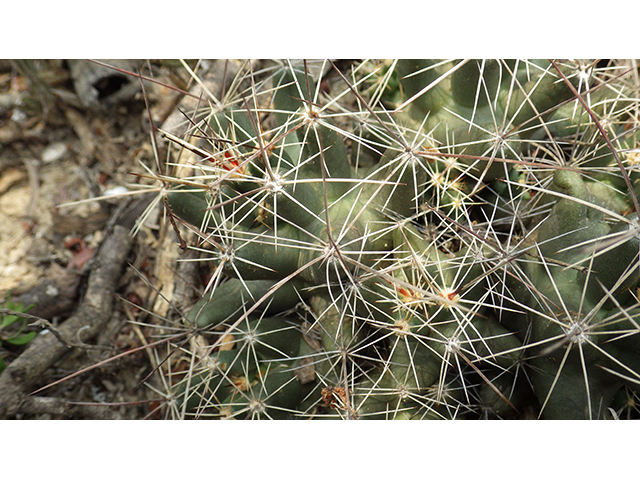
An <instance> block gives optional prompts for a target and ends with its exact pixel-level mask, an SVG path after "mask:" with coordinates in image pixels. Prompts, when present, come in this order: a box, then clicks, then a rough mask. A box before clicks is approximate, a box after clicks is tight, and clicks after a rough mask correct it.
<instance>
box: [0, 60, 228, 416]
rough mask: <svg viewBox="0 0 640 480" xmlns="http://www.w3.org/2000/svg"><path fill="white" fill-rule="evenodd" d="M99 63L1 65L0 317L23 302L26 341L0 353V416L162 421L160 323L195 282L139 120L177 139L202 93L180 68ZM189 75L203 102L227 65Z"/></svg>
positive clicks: (163, 328) (172, 355)
mask: <svg viewBox="0 0 640 480" xmlns="http://www.w3.org/2000/svg"><path fill="white" fill-rule="evenodd" d="M104 63H105V64H108V65H110V66H111V67H113V68H107V67H105V66H103V65H101V64H99V63H94V62H89V61H84V60H82V61H81V60H75V61H63V60H48V61H36V60H29V61H11V62H9V61H0V252H2V255H0V308H3V307H5V306H6V302H5V299H6V298H7V297H8V296H10V298H11V299H12V300H13V301H14V303H16V302H20V303H21V304H22V305H25V306H26V305H33V306H32V307H31V308H30V309H29V310H28V311H27V312H26V313H27V314H28V315H24V316H23V318H22V319H21V323H22V325H23V326H25V330H24V332H26V331H35V332H38V335H37V336H36V337H35V338H34V339H33V340H32V341H31V342H29V343H28V344H26V345H11V344H10V343H8V342H6V341H4V342H2V345H1V346H0V358H2V359H3V360H4V361H5V363H6V364H7V367H6V369H5V370H4V371H3V372H2V373H0V418H5V419H13V418H16V419H62V418H65V419H66V418H74V419H75V418H82V419H86V418H128V419H142V418H152V419H161V418H172V416H173V414H172V409H171V406H170V405H171V402H170V400H169V398H168V393H167V392H168V391H169V388H168V387H169V385H170V383H171V382H172V381H173V380H172V378H173V377H172V374H175V372H179V371H180V368H181V367H180V366H181V364H183V363H184V362H183V360H182V359H181V356H180V351H179V350H178V349H177V348H176V347H177V345H179V343H178V342H179V341H180V339H176V340H173V337H172V335H175V334H176V331H177V330H171V329H169V328H168V327H167V325H171V322H177V323H179V318H180V314H179V313H180V311H181V309H182V308H184V307H185V306H188V304H189V302H191V301H192V300H193V298H196V297H197V295H198V293H199V291H201V289H202V287H203V284H202V281H201V279H200V277H199V272H198V269H197V268H195V267H193V264H190V263H186V262H183V263H179V262H177V260H178V259H179V258H180V257H184V256H185V254H184V253H181V251H180V248H179V245H178V243H177V241H176V238H175V235H174V234H173V230H172V229H171V226H170V225H167V224H165V222H164V221H163V209H162V208H161V205H159V204H158V205H155V206H154V205H153V204H151V203H150V202H151V201H152V200H153V199H157V198H159V197H158V196H157V195H152V194H144V189H145V188H149V186H150V185H152V184H153V181H152V180H150V179H148V178H146V177H145V176H144V175H147V174H149V173H150V172H156V171H157V169H156V168H155V165H156V161H157V160H156V155H158V157H157V158H159V159H161V160H160V161H161V162H164V160H165V158H166V156H167V155H168V154H167V152H168V149H169V146H168V142H167V141H166V140H164V139H163V138H162V136H161V135H160V134H159V133H158V132H156V142H157V146H156V147H155V148H154V145H153V143H152V135H151V134H150V133H151V131H152V129H151V128H150V125H151V122H153V124H154V125H155V126H157V127H160V128H161V129H162V130H165V131H169V132H172V133H174V134H176V135H180V133H181V132H180V129H181V128H183V127H184V125H186V124H188V123H187V121H186V118H185V114H184V113H183V112H190V111H192V110H193V108H194V105H197V102H198V98H199V96H200V92H201V90H202V87H201V86H200V85H199V84H198V83H197V82H194V81H193V79H192V78H191V77H190V76H189V75H188V74H187V70H186V69H185V68H184V66H183V65H182V64H180V63H179V62H160V61H132V60H129V61H115V60H114V61H108V60H106V61H104ZM189 65H190V68H192V69H194V70H195V71H197V72H198V74H199V76H200V78H201V79H203V82H204V84H205V85H207V86H208V88H210V89H211V91H216V90H215V89H220V88H222V85H223V84H225V81H227V82H228V80H230V79H231V78H232V77H231V76H230V74H232V72H233V70H234V68H237V66H236V65H235V64H234V63H233V62H231V63H227V62H224V61H217V62H208V63H200V64H197V63H195V62H193V63H191V62H190V63H189ZM123 72H124V73H123ZM126 72H131V73H126ZM135 72H141V75H143V76H145V77H149V78H152V79H153V81H149V80H147V81H144V82H141V81H140V80H139V78H137V75H136V73H135ZM185 92H189V93H185ZM187 161H188V160H187ZM135 191H137V194H135V195H129V194H127V195H122V192H129V193H131V192H135ZM111 194H117V195H113V196H112V197H111V198H110V199H109V198H107V199H101V200H92V199H96V198H99V197H104V196H106V195H111ZM147 207H149V208H148V210H145V208H147ZM167 223H168V222H167ZM123 227H125V228H126V232H127V233H126V235H123V234H122V231H123ZM134 233H135V234H134ZM5 313H6V312H5ZM19 323H20V322H19ZM15 325H18V324H15ZM74 328H75V330H73V329H74ZM0 335H1V336H0V340H1V339H5V340H6V339H7V338H8V336H9V335H10V331H9V329H3V330H0ZM34 392H37V393H34Z"/></svg>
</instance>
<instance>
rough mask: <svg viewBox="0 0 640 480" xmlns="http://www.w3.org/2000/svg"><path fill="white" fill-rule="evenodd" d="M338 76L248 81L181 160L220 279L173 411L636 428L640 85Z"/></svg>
mask: <svg viewBox="0 0 640 480" xmlns="http://www.w3.org/2000/svg"><path fill="white" fill-rule="evenodd" d="M320 66H321V67H323V66H324V67H326V68H325V69H324V70H322V71H324V72H325V73H327V72H329V75H326V77H327V78H328V79H329V80H324V81H319V78H318V75H317V74H315V73H314V68H315V67H316V64H315V63H314V64H313V65H312V64H311V63H310V62H282V63H281V64H278V65H277V66H276V67H274V68H272V69H270V70H267V71H262V72H259V74H251V73H247V74H246V77H245V78H244V80H245V84H246V85H248V87H247V90H246V91H245V92H244V94H240V93H239V91H236V94H235V95H228V96H227V97H226V100H225V101H220V102H217V103H215V104H214V103H213V102H212V105H213V106H209V107H207V108H206V109H200V110H198V111H197V112H195V113H194V115H193V116H192V117H191V119H190V121H191V122H192V126H193V128H192V131H191V133H192V136H191V137H188V138H186V139H182V140H180V141H179V142H178V144H179V145H180V147H181V148H184V147H187V148H188V149H189V150H191V151H192V152H195V153H197V155H198V161H197V162H194V164H193V172H194V174H193V175H192V176H190V177H188V178H182V179H175V180H174V181H173V182H172V183H171V186H170V187H168V188H167V189H166V190H164V194H165V195H166V202H165V205H166V215H167V216H169V217H171V219H172V221H174V222H175V223H176V225H180V224H182V226H181V227H180V228H182V229H184V228H185V227H186V228H188V229H189V230H190V231H191V232H195V233H196V234H197V239H198V240H197V242H194V243H193V244H188V245H186V244H185V245H183V246H186V248H189V249H196V250H198V251H199V252H201V260H202V262H206V263H203V265H206V266H207V267H208V268H209V269H210V273H211V276H210V278H211V280H210V281H209V283H208V285H207V286H206V290H205V291H204V293H203V295H202V297H201V299H200V300H199V301H197V302H196V303H195V304H194V305H193V306H192V307H191V308H190V309H189V310H188V312H187V313H186V314H185V315H184V317H183V319H182V322H183V325H184V328H188V329H192V330H193V331H195V332H197V334H198V336H197V338H198V339H199V340H198V341H201V342H202V345H204V347H203V348H201V349H199V350H197V351H196V349H194V351H192V352H190V354H191V358H192V361H191V363H190V367H189V368H188V371H185V372H181V375H178V376H176V379H174V381H173V386H172V399H173V408H174V409H175V411H176V412H179V413H180V414H181V415H183V416H187V417H198V418H242V419H244V418H256V419H257V418H273V419H294V418H295V419H322V418H345V419H465V418H469V419H474V418H507V419H511V418H545V419H574V418H576V419H596V418H623V417H624V418H626V417H627V416H635V407H634V406H635V398H636V393H635V392H636V389H637V386H638V384H639V383H640V348H639V347H640V343H639V340H640V336H638V333H640V327H639V323H640V318H638V317H640V302H639V300H638V292H637V287H638V282H639V280H640V267H639V265H640V261H639V259H638V251H639V243H640V234H639V232H640V223H639V221H638V215H637V206H638V205H637V194H638V192H639V189H640V183H638V173H637V166H638V164H640V151H639V150H638V145H637V143H636V136H637V128H638V121H639V117H638V114H639V112H638V109H639V105H638V100H637V98H638V87H639V85H638V84H634V79H636V78H637V76H638V71H637V68H636V67H635V64H634V63H632V62H626V63H625V62H617V63H616V62H587V61H568V60H566V61H546V60H545V61H515V60H514V61H511V60H509V61H502V60H500V61H499V60H468V61H462V60H454V61H434V60H400V61H377V62H373V61H366V62H354V63H352V64H351V65H350V67H349V69H348V71H345V69H342V71H340V70H339V69H337V68H335V67H334V66H333V65H332V64H330V63H328V62H324V63H321V64H320ZM312 67H313V68H312ZM183 231H184V230H183ZM181 241H182V242H184V240H181Z"/></svg>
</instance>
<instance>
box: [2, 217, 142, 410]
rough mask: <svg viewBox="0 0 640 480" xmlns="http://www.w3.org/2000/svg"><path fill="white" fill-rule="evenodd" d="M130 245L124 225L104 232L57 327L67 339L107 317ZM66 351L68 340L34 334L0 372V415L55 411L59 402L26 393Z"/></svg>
mask: <svg viewBox="0 0 640 480" xmlns="http://www.w3.org/2000/svg"><path fill="white" fill-rule="evenodd" d="M130 245H131V237H130V234H129V228H127V227H124V226H121V225H115V226H114V228H113V231H112V232H111V233H110V234H109V235H107V236H106V238H105V241H104V242H103V243H102V245H101V247H100V249H99V251H98V253H97V254H96V257H95V259H94V262H93V265H92V269H91V272H90V274H89V278H88V283H87V290H86V293H85V295H84V298H83V299H82V302H81V304H80V307H79V308H78V310H77V312H76V313H75V315H73V316H72V317H70V318H69V319H68V320H66V321H65V322H64V323H63V324H62V325H61V326H60V327H59V328H58V332H59V334H60V335H61V336H62V338H65V339H67V342H69V343H71V342H73V343H78V342H83V343H84V342H88V341H89V340H90V339H91V338H93V337H94V336H95V335H96V334H98V332H100V330H102V329H103V328H104V326H105V325H106V324H107V322H108V321H109V320H110V319H111V316H112V312H113V301H114V292H115V289H116V286H117V284H118V280H119V278H120V275H121V272H122V268H123V265H124V262H125V259H126V255H127V253H128V251H129V247H130ZM78 337H80V338H78ZM71 339H74V340H75V342H74V341H73V340H71ZM70 340H71V341H70ZM69 351H70V347H69V346H68V344H65V343H63V342H61V341H60V340H59V339H58V338H57V337H56V336H54V335H51V334H48V335H38V336H37V337H36V338H35V339H34V340H33V341H32V342H31V343H30V344H29V346H28V347H27V349H26V350H25V351H24V352H23V353H22V355H20V356H19V357H18V358H16V359H15V360H14V361H13V362H11V363H10V364H9V365H8V366H7V368H6V370H5V371H4V372H3V373H2V375H0V418H7V417H14V416H15V415H17V414H34V413H43V407H44V406H45V405H51V406H52V407H55V408H53V409H52V410H50V413H54V414H55V413H57V412H58V413H59V410H60V405H61V404H60V403H59V402H57V401H55V400H51V401H50V402H48V403H47V402H44V403H43V399H42V398H37V397H30V396H29V392H30V391H32V390H33V388H34V387H35V386H36V385H38V384H39V382H40V381H41V379H42V377H43V376H44V375H45V373H46V371H47V369H49V368H50V367H51V366H52V365H54V364H55V363H56V362H57V361H58V360H60V359H61V358H62V357H63V356H64V355H65V354H66V353H68V352H69ZM67 413H68V412H67Z"/></svg>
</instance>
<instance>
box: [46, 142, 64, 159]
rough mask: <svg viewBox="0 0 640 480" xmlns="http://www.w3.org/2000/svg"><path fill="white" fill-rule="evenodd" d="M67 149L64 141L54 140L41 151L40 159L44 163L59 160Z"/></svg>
mask: <svg viewBox="0 0 640 480" xmlns="http://www.w3.org/2000/svg"><path fill="white" fill-rule="evenodd" d="M67 150H68V147H67V144H66V143H64V142H55V143H52V144H50V145H47V146H46V147H45V149H44V150H43V151H42V161H43V162H44V163H52V162H55V161H57V160H60V159H61V158H62V157H63V156H64V154H65V153H67Z"/></svg>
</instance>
